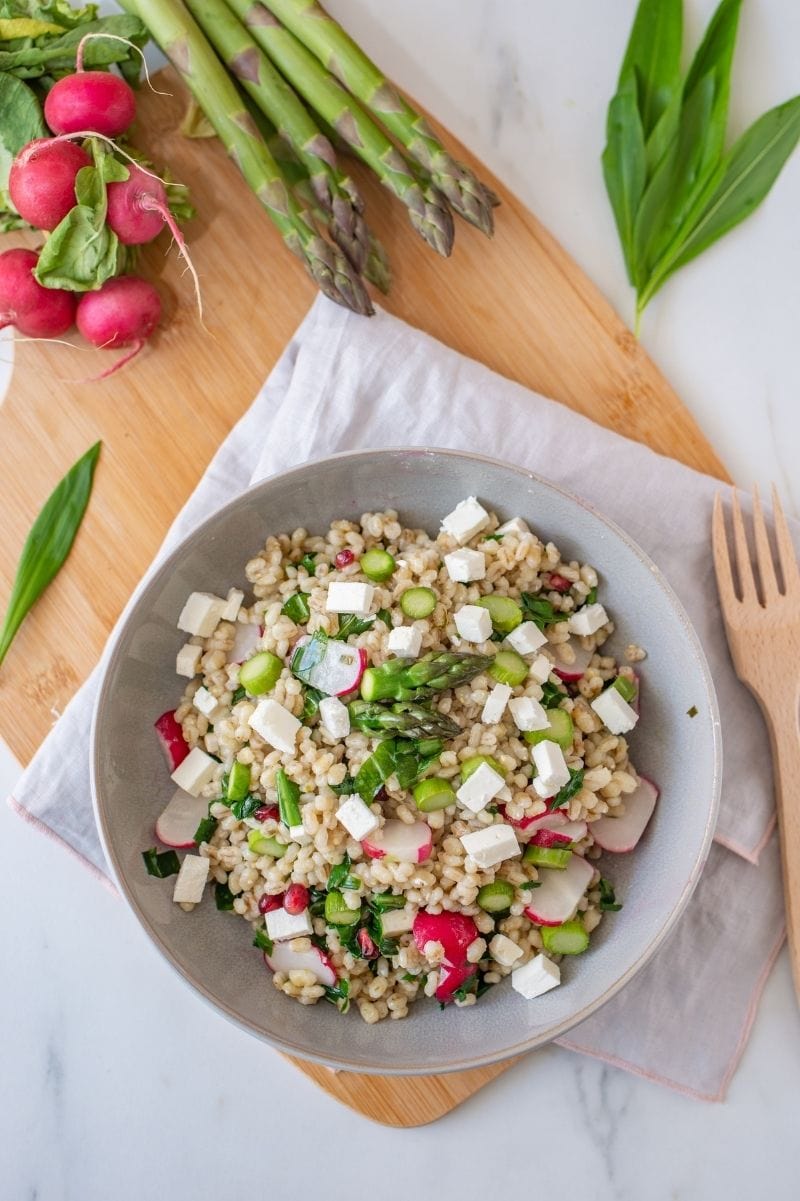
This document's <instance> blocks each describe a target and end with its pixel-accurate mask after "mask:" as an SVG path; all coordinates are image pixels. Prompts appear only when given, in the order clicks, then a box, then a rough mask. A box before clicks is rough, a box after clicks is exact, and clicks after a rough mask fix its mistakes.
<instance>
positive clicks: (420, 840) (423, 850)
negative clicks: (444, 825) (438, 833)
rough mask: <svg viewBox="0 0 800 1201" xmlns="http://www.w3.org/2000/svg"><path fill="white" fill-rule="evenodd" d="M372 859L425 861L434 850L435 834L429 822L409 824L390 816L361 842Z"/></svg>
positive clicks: (403, 861)
mask: <svg viewBox="0 0 800 1201" xmlns="http://www.w3.org/2000/svg"><path fill="white" fill-rule="evenodd" d="M361 845H362V847H363V848H364V853H365V854H366V855H369V857H370V859H383V857H384V855H385V856H386V857H387V859H396V860H397V862H398V863H424V861H425V860H426V859H429V858H430V854H431V851H432V850H433V836H432V834H431V828H430V826H429V825H428V823H427V822H412V823H411V825H407V824H406V823H405V822H401V821H398V820H397V818H394V817H390V818H389V820H388V821H387V822H386V824H385V825H384V826H382V827H381V828H380V829H378V830H374V831H373V832H372V834H369V835H368V836H367V837H366V838H365V839H364V841H363V842H362V843H361Z"/></svg>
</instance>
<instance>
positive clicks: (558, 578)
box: [550, 571, 572, 592]
mask: <svg viewBox="0 0 800 1201" xmlns="http://www.w3.org/2000/svg"><path fill="white" fill-rule="evenodd" d="M550 587H551V588H552V589H553V591H554V592H569V590H570V588H571V587H572V580H568V579H566V578H565V577H564V576H563V575H559V574H558V572H557V571H555V572H553V574H552V575H551V576H550Z"/></svg>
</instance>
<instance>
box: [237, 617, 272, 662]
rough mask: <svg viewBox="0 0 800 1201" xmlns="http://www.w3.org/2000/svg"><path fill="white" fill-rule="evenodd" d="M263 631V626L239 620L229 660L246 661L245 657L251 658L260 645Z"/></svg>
mask: <svg viewBox="0 0 800 1201" xmlns="http://www.w3.org/2000/svg"><path fill="white" fill-rule="evenodd" d="M263 632H264V627H263V626H254V625H251V624H250V625H244V624H243V623H242V622H240V621H237V623H236V632H235V634H234V636H233V649H232V650H231V654H230V660H229V662H231V663H244V661H245V659H249V658H250V656H251V655H252V653H253V651H254V650H255V649H256V647H257V646H258V640H259V638H260V637H261V635H262V634H263Z"/></svg>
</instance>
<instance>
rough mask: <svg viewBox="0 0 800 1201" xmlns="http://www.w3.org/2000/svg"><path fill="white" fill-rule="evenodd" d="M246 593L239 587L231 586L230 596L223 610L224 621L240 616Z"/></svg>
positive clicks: (234, 619)
mask: <svg viewBox="0 0 800 1201" xmlns="http://www.w3.org/2000/svg"><path fill="white" fill-rule="evenodd" d="M243 600H244V593H243V592H242V591H241V589H239V588H231V589H230V591H229V592H228V598H227V600H226V601H225V608H224V609H223V610H222V620H223V621H236V618H237V617H238V616H239V610H240V609H241V607H242V601H243Z"/></svg>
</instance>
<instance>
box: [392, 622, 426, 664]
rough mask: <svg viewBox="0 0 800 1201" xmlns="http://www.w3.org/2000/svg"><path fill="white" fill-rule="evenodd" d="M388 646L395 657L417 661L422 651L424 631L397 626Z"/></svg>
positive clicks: (414, 627)
mask: <svg viewBox="0 0 800 1201" xmlns="http://www.w3.org/2000/svg"><path fill="white" fill-rule="evenodd" d="M386 645H387V647H388V649H389V650H390V651H391V652H392V654H393V655H399V656H400V657H402V658H404V659H416V658H417V657H418V656H419V652H420V651H421V649H422V630H419V629H417V627H416V626H395V627H394V629H393V630H392V632H391V633H390V635H389V641H388V642H387V644H386Z"/></svg>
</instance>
